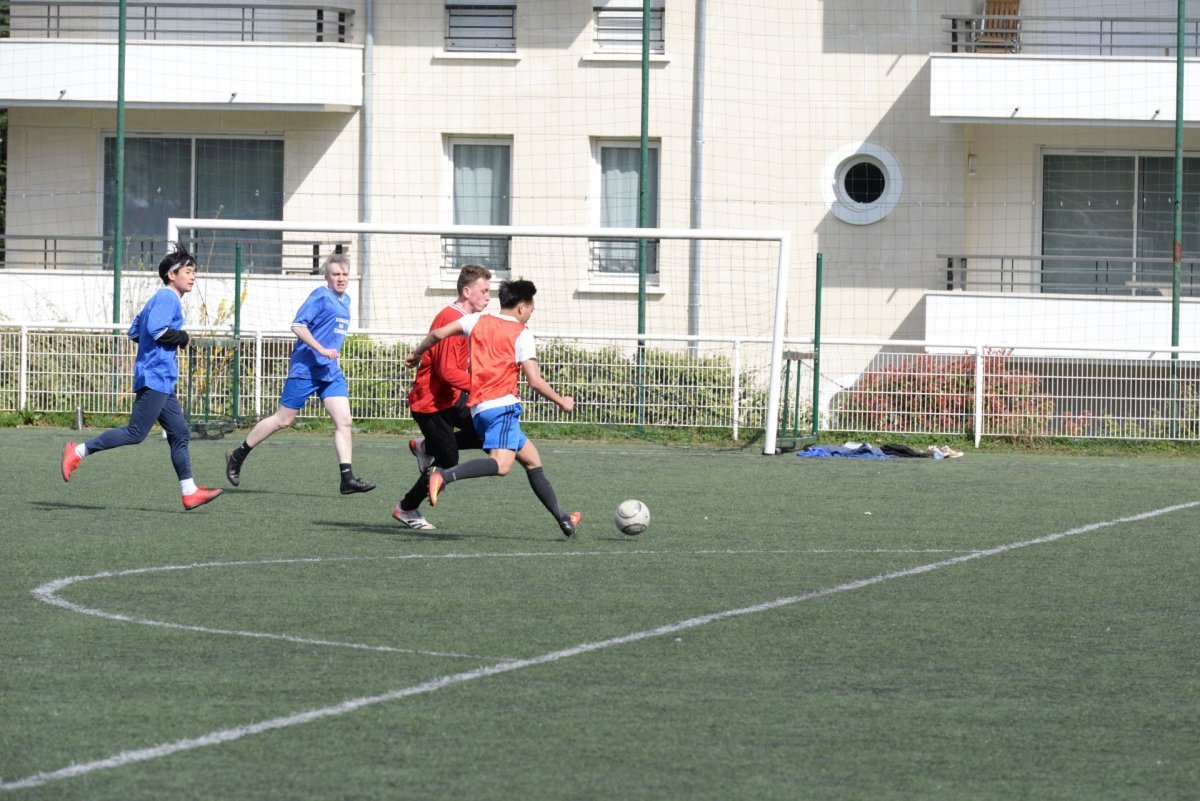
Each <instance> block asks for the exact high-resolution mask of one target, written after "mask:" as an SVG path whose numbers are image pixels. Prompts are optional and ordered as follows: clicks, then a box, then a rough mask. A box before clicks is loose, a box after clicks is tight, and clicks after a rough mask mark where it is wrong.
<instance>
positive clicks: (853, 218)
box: [821, 142, 904, 225]
mask: <svg viewBox="0 0 1200 801" xmlns="http://www.w3.org/2000/svg"><path fill="white" fill-rule="evenodd" d="M821 183H822V186H823V187H824V191H825V201H826V203H827V205H828V206H829V211H830V212H831V213H832V214H833V216H834V217H837V218H838V219H839V220H841V221H842V222H847V223H850V224H852V225H870V224H871V223H875V222H879V221H880V220H882V219H883V218H885V217H887V216H888V215H889V214H891V213H892V211H893V210H894V209H895V208H896V206H897V204H899V202H900V192H901V190H902V189H903V186H904V180H903V176H902V175H901V173H900V163H899V162H898V161H897V160H896V157H895V156H893V155H892V154H891V152H890V151H888V149H887V148H885V147H881V146H880V145H877V144H874V143H872V142H854V143H851V144H848V145H844V146H843V147H841V148H838V150H836V151H835V152H834V153H833V154H832V155H830V157H829V158H828V159H827V160H826V162H825V171H824V174H823V176H822V180H821Z"/></svg>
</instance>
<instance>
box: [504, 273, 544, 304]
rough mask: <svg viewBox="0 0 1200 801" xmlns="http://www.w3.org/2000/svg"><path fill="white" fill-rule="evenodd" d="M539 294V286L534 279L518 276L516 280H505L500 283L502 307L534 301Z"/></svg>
mask: <svg viewBox="0 0 1200 801" xmlns="http://www.w3.org/2000/svg"><path fill="white" fill-rule="evenodd" d="M536 294H537V287H536V286H534V285H533V282H532V281H526V280H525V279H524V278H518V279H517V280H516V281H505V282H504V283H502V284H500V308H502V309H511V308H513V307H515V306H516V305H517V304H518V303H532V302H533V296H534V295H536Z"/></svg>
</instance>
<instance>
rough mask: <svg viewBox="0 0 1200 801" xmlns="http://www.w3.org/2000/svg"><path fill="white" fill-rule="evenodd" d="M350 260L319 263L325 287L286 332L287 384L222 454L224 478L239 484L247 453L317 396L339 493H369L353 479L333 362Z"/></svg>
mask: <svg viewBox="0 0 1200 801" xmlns="http://www.w3.org/2000/svg"><path fill="white" fill-rule="evenodd" d="M349 286H350V260H349V259H348V258H347V257H346V256H345V254H342V253H335V254H333V255H332V256H330V257H329V258H328V259H327V260H326V261H325V285H324V286H322V287H318V288H317V289H314V290H313V291H312V293H311V294H310V295H309V296H308V298H307V299H306V300H305V301H304V303H303V304H301V306H300V310H299V311H297V312H296V316H295V318H294V319H293V320H292V332H293V333H294V334H295V335H296V344H295V346H294V347H293V348H292V357H291V359H290V361H289V362H288V375H287V381H286V382H284V385H283V394H282V396H281V397H280V399H279V408H278V409H276V410H275V414H273V415H271V416H270V417H264V418H263V419H262V420H259V421H258V424H257V425H255V426H254V428H252V429H250V433H249V434H247V435H246V439H245V441H244V442H242V444H241V445H239V446H238V447H237V448H236V449H234V450H232V451H229V453H227V454H225V476H226V478H228V479H229V483H230V484H232V485H233V486H235V487H236V486H238V485H239V484H240V483H241V472H242V464H243V462H245V461H246V457H247V456H249V455H250V450H251V449H252V448H254V447H255V446H256V445H258V444H259V443H260V442H262V441H263V440H265V439H266V438H267V437H269V436H271V435H272V434H274V433H275V432H276V431H279V430H280V429H283V428H287V427H288V426H290V425H291V424H292V423H294V422H295V421H296V415H297V414H299V412H300V410H301V409H302V408H304V404H305V403H306V402H307V401H308V399H309V398H310V397H312V396H313V395H317V396H318V397H320V398H321V401H322V402H323V403H324V404H325V410H326V411H327V412H329V417H330V418H331V419H332V420H333V448H334V450H335V451H336V452H337V457H338V469H339V470H340V471H341V493H342V494H343V495H351V494H353V493H355V492H370V491H371V490H373V489H375V485H374V484H371V483H370V482H367V481H363V480H361V479H360V478H358V477H357V476H355V475H354V469H353V467H352V463H351V453H352V437H351V425H352V424H353V422H354V418H353V416H352V415H351V414H350V390H349V387H347V385H346V377H345V376H344V375H343V374H342V368H341V367H340V366H339V364H338V358H339V357H340V356H341V351H342V343H343V342H344V341H345V339H346V333H347V331H349V329H350V296H349V295H348V294H346V289H347V288H348V287H349Z"/></svg>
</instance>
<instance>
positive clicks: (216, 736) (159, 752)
mask: <svg viewBox="0 0 1200 801" xmlns="http://www.w3.org/2000/svg"><path fill="white" fill-rule="evenodd" d="M1196 506H1200V501H1191V502H1188V503H1181V504H1176V505H1174V506H1166V507H1163V508H1161V509H1154V510H1152V511H1149V512H1142V513H1140V514H1136V515H1129V516H1128V517H1118V518H1115V519H1113V520H1105V521H1103V522H1100V523H1089V524H1087V525H1084V526H1079V527H1078V528H1072V529H1068V530H1066V531H1060V532H1057V533H1055V534H1047V535H1045V536H1043V537H1035V538H1033V539H1028V540H1020V541H1018V542H1011V543H1008V544H1006V545H997V546H995V547H993V548H986V549H984V550H980V551H972V552H970V553H966V554H962V555H960V556H955V557H951V558H949V559H943V560H941V561H938V562H930V563H928V564H924V565H917V566H916V567H910V568H905V569H904V570H896V571H893V572H891V573H883V574H880V575H877V576H871V577H869V578H862V579H856V580H854V581H848V582H846V583H844V584H838V585H835V586H833V587H825V588H823V589H819V590H813V591H811V592H806V593H802V594H800V595H789V596H786V597H783V598H776V599H775V600H773V601H767V602H765V603H761V604H755V605H753V606H744V607H740V608H738V609H728V610H726V611H723V612H713V613H711V614H707V615H700V616H699V617H693V618H688V619H687V620H680V621H678V622H676V623H669V624H667V625H663V626H658V627H656V628H652V629H646V630H644V631H637V632H633V633H632V634H625V635H623V636H620V637H611V638H609V639H607V640H597V641H595V642H587V643H581V644H579V645H575V646H572V647H570V648H564V649H562V650H559V651H550V652H548V653H544V654H541V655H540V656H535V657H531V658H528V659H513V660H507V661H503V662H498V663H496V664H494V665H488V666H486V667H481V668H477V669H475V670H467V671H463V672H461V673H451V674H448V675H445V676H439V677H437V678H434V679H430V680H429V681H425V682H421V683H420V684H414V685H412V686H409V687H404V688H401V689H398V690H392V691H390V692H386V693H381V694H379V695H370V696H364V697H362V698H354V699H351V700H349V701H343V702H342V703H340V704H335V705H333V706H326V707H321V708H318V709H310V710H307V711H305V712H298V713H296V714H293V715H286V716H283V717H278V718H271V719H270V720H264V721H260V722H258V723H251V724H247V725H245V726H236V727H234V728H230V729H220V730H218V731H213V732H209V733H208V734H205V735H202V736H200V737H192V738H187V739H183V740H175V741H174V742H170V743H162V744H159V745H155V746H151V747H149V748H140V749H136V750H132V751H122V752H120V753H118V754H114V755H112V756H110V757H106V758H104V759H98V760H94V761H92V762H84V763H79V764H74V765H69V766H67V767H65V768H59V769H58V770H53V771H46V772H42V773H35V774H33V775H32V776H26V777H25V778H22V779H15V780H13V781H8V782H6V781H3V780H0V792H10V791H12V790H22V789H26V788H30V787H40V786H41V785H44V784H49V783H51V782H56V781H61V780H63V779H70V778H74V777H77V776H84V775H87V774H89V773H94V772H95V771H98V770H106V769H108V768H119V767H124V766H126V765H133V764H136V763H139V762H147V761H150V760H153V759H159V758H161V757H165V756H170V755H171V754H177V753H180V752H182V751H191V750H193V749H196V748H203V747H205V746H210V745H218V744H220V743H227V742H231V741H233V740H240V739H242V738H243V737H249V736H251V735H255V734H262V733H264V732H268V731H275V730H277V729H286V728H290V727H292V726H299V725H302V724H305V723H312V722H313V721H317V720H323V719H325V718H332V717H338V716H340V715H345V714H347V713H350V712H354V711H356V710H359V709H362V708H363V707H367V706H373V705H375V704H382V703H386V702H389V701H397V700H400V699H403V698H409V697H412V696H415V695H422V694H425V693H432V692H435V691H437V690H442V689H445V688H447V687H454V686H456V685H459V684H465V683H467V682H470V681H475V680H477V679H483V678H487V677H489V676H497V675H500V674H502V673H511V672H513V671H515V670H521V669H522V668H528V667H535V666H537V665H545V664H549V663H552V662H558V661H561V660H563V659H569V658H571V657H574V656H579V655H581V654H586V653H591V652H592V651H601V650H604V649H607V648H613V647H615V646H618V645H628V644H629V643H634V642H640V641H641V640H648V639H651V638H653V637H662V636H665V635H669V634H676V633H678V632H681V631H686V630H687V629H694V628H698V627H700V626H706V625H708V624H710V623H716V622H719V621H722V620H729V619H732V618H737V617H741V616H744V615H753V614H757V613H759V612H768V611H770V610H772V609H779V608H782V607H785V606H792V605H794V604H798V603H802V602H804V601H812V600H815V599H817V598H824V597H826V596H828V595H834V594H837V593H842V592H851V591H853V590H861V589H863V588H865V587H871V586H874V585H876V584H882V583H884V582H887V581H892V580H894V579H900V578H908V577H909V576H919V575H922V574H925V573H932V572H933V571H935V570H941V569H942V568H946V567H951V566H953V565H957V564H962V563H964V562H970V561H973V560H976V559H983V558H985V557H988V556H998V555H1000V554H1005V553H1008V552H1010V551H1015V550H1018V549H1021V548H1028V547H1031V546H1034V545H1045V544H1047V543H1051V542H1055V541H1057V540H1061V539H1064V538H1066V537H1073V536H1076V535H1079V534H1086V533H1088V532H1092V531H1097V530H1099V529H1102V528H1109V527H1111V526H1117V525H1121V524H1124V523H1135V522H1138V521H1141V520H1149V519H1151V518H1154V517H1159V516H1161V515H1165V514H1170V513H1172V512H1178V511H1182V510H1184V509H1191V508H1194V507H1196ZM281 561H282V562H292V561H296V562H300V561H319V560H316V559H310V560H303V559H296V560H281ZM162 569H165V568H148V569H143V570H141V571H128V572H149V571H150V570H162ZM174 569H186V568H185V567H184V566H178V567H177V568H174ZM98 575H99V574H98Z"/></svg>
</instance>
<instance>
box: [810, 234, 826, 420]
mask: <svg viewBox="0 0 1200 801" xmlns="http://www.w3.org/2000/svg"><path fill="white" fill-rule="evenodd" d="M824 272H825V267H824V258H823V256H822V254H820V253H818V254H817V300H816V304H815V308H814V309H813V393H812V436H813V441H814V442H815V441H816V439H817V434H818V433H819V427H820V420H819V419H818V418H819V415H818V412H819V411H820V408H821V280H822V279H821V276H822V274H823V273H824Z"/></svg>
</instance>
